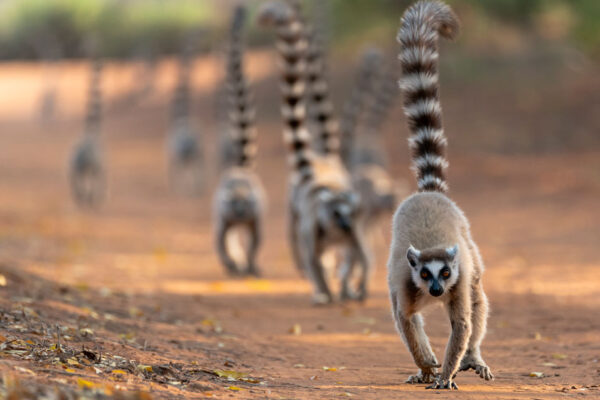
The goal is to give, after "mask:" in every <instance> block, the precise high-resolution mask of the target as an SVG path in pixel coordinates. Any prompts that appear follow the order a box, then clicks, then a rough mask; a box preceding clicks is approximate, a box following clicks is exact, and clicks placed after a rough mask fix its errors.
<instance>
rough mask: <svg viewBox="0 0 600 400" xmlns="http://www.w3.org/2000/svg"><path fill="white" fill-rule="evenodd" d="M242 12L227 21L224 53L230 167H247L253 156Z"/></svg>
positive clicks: (254, 146)
mask: <svg viewBox="0 0 600 400" xmlns="http://www.w3.org/2000/svg"><path fill="white" fill-rule="evenodd" d="M245 19H246V9H245V8H244V7H242V6H238V7H236V8H235V10H234V12H233V18H232V21H231V30H230V39H229V49H228V51H227V89H228V95H229V121H230V126H231V131H232V132H231V133H232V138H231V139H232V144H233V147H234V153H235V160H234V165H237V166H241V167H245V166H250V165H251V164H252V163H253V161H254V157H255V155H256V144H255V136H256V131H255V126H254V108H253V106H252V96H251V93H250V91H249V87H248V83H247V82H246V78H245V76H244V70H243V65H244V63H243V57H244V46H243V42H242V35H243V28H244V22H245Z"/></svg>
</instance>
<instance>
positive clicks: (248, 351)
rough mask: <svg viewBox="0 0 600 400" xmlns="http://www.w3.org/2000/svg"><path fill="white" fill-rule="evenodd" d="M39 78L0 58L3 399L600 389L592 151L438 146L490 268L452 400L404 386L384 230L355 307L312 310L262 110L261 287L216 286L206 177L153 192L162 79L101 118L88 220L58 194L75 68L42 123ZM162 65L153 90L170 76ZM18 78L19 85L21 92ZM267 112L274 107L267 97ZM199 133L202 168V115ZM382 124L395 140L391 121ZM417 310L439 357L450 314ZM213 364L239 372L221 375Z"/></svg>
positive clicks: (404, 363)
mask: <svg viewBox="0 0 600 400" xmlns="http://www.w3.org/2000/svg"><path fill="white" fill-rule="evenodd" d="M270 61H272V60H271V59H270V58H268V57H267V58H266V59H263V60H262V61H261V59H260V56H258V57H255V58H253V59H252V61H251V64H252V68H253V71H254V72H253V76H254V77H257V76H258V74H267V73H268V71H270V70H271V68H272V65H271V64H272V63H271V62H270ZM110 68H111V71H112V73H113V74H115V75H113V78H110V79H111V82H113V83H112V84H109V85H114V87H113V88H112V89H110V90H108V94H109V98H115V97H116V96H117V95H118V94H119V92H120V91H122V92H125V91H126V90H125V89H123V87H124V86H126V84H130V83H129V81H128V78H127V72H126V71H125V72H123V71H124V70H123V71H121V72H119V71H120V70H119V68H123V69H125V68H130V67H128V66H121V67H119V66H118V65H112V66H110ZM165 68H167V69H168V68H169V66H168V65H167V66H166V67H165ZM207 68H209V67H207ZM36 71H37V72H39V69H36V67H35V66H32V65H24V64H8V65H4V66H1V67H0V87H5V84H8V83H9V82H13V86H12V88H11V89H10V90H5V89H2V90H1V91H0V99H1V100H0V104H2V107H0V108H2V109H3V110H2V114H1V115H2V121H0V131H1V132H2V133H1V134H0V149H2V150H1V151H0V193H1V195H0V273H1V274H2V276H3V277H4V278H5V280H6V282H5V286H4V285H3V287H0V294H1V296H0V372H1V373H2V376H3V385H1V389H0V393H2V394H7V393H8V392H10V391H11V390H12V391H13V394H14V393H24V391H25V389H27V388H31V390H32V391H35V390H38V393H40V392H41V391H44V390H50V389H48V388H51V387H52V388H58V389H52V390H59V391H60V390H62V391H63V392H64V393H69V394H71V395H73V393H75V392H76V393H79V394H82V393H83V394H86V395H87V396H90V397H91V396H98V398H102V395H110V394H112V395H115V396H118V395H123V396H124V395H125V393H127V392H137V394H135V396H137V397H138V398H149V397H152V398H210V397H213V398H240V399H248V398H257V399H258V398H269V399H271V398H272V399H284V398H285V399H316V398H323V399H331V398H343V397H349V398H356V399H404V398H432V399H445V398H455V397H456V396H460V398H464V399H485V398H489V399H550V398H565V397H566V398H581V397H583V398H600V388H599V386H598V385H599V384H600V362H599V359H600V319H599V318H598V315H599V313H598V311H599V309H600V308H599V306H600V270H599V268H600V264H599V263H600V261H599V258H598V254H599V245H600V243H599V242H600V209H599V206H598V198H599V196H600V151H599V150H593V149H590V150H587V151H585V152H563V153H557V154H552V155H520V156H515V155H512V156H509V155H502V156H500V155H495V156H493V155H484V154H480V155H477V154H473V153H465V154H460V153H459V152H457V151H455V152H454V153H453V152H452V149H453V148H452V143H453V142H452V141H451V154H450V157H451V160H450V161H451V167H450V170H449V174H450V176H449V181H450V186H451V188H452V194H451V196H452V197H453V198H454V199H455V200H456V201H457V202H458V204H459V205H460V206H461V207H462V208H463V209H464V211H465V212H466V213H467V215H468V216H469V217H470V220H471V223H472V227H473V233H474V236H475V238H476V240H477V242H478V243H479V245H480V247H481V251H482V253H483V256H484V259H485V262H486V266H487V271H486V274H485V276H484V281H485V288H486V292H487V294H488V296H489V298H490V302H491V314H490V318H489V329H488V335H487V337H486V338H485V341H484V343H483V355H484V357H485V359H486V360H487V362H488V363H489V365H490V366H491V368H492V370H493V372H494V375H495V376H496V379H495V380H494V381H493V382H485V381H483V380H481V379H479V378H478V377H477V376H475V374H474V373H473V372H469V373H460V374H459V376H458V378H457V383H458V385H459V386H460V392H459V393H458V394H457V393H448V392H443V391H426V390H425V388H424V385H408V384H405V383H404V380H405V379H406V378H407V376H408V375H410V374H413V373H415V372H416V367H415V365H414V363H413V362H412V360H411V357H410V355H409V353H408V352H407V350H406V349H405V347H404V345H403V344H402V342H401V340H400V338H399V336H398V334H397V333H396V332H395V330H394V326H393V322H392V318H391V314H390V307H389V301H388V297H387V287H386V282H385V261H386V258H387V243H388V241H389V235H388V234H387V231H388V230H389V229H388V226H389V222H387V221H386V222H384V223H382V226H381V232H382V235H380V236H381V237H380V238H379V239H378V240H377V243H376V246H375V255H376V268H375V272H374V274H373V276H372V280H371V296H370V297H369V299H368V300H367V301H366V302H365V303H364V304H356V303H350V304H346V305H341V304H336V305H333V306H330V307H320V308H316V307H313V306H311V305H310V301H309V299H310V288H309V285H308V284H307V282H306V281H304V280H302V279H301V278H299V277H298V275H297V273H296V271H295V270H294V267H293V266H292V265H291V262H290V258H289V254H288V247H287V242H286V238H285V212H284V211H285V187H286V183H285V182H286V181H285V171H286V165H285V160H284V157H283V154H282V153H283V145H282V141H281V138H280V133H279V121H278V120H275V119H271V120H268V121H267V122H268V123H266V124H265V123H264V121H262V120H261V121H260V126H259V128H260V132H261V135H260V150H261V154H264V155H266V156H265V157H263V158H261V159H260V160H259V167H258V170H259V173H260V174H261V176H262V177H263V179H264V182H265V186H266V188H267V192H268V195H269V206H270V208H269V213H268V216H267V219H266V240H265V243H264V247H263V249H262V254H261V265H262V268H263V271H264V278H263V279H260V280H233V279H228V278H226V277H225V275H224V272H223V269H222V268H221V266H220V265H219V263H218V261H217V258H216V256H215V252H214V251H213V243H212V232H211V218H210V217H211V216H210V201H211V196H210V195H211V190H212V188H213V187H214V185H213V184H214V179H212V180H211V184H210V185H209V186H208V187H207V190H206V193H205V194H204V195H203V196H201V197H199V198H195V199H189V198H180V197H177V196H176V195H174V194H172V193H171V192H170V191H169V190H168V184H167V182H166V172H165V166H166V162H165V150H164V147H165V146H164V145H165V131H166V121H167V109H166V101H167V99H168V96H167V94H168V93H167V92H166V87H168V84H164V85H163V84H160V85H159V86H160V88H159V92H158V93H156V94H155V95H154V97H153V98H152V99H149V100H148V101H145V102H143V103H142V104H139V105H136V106H134V107H132V108H130V109H129V110H128V111H127V112H121V113H119V112H117V111H114V110H113V112H112V113H111V114H109V116H108V117H107V121H106V124H105V125H104V134H105V140H104V143H105V145H106V152H107V156H108V168H109V172H110V188H111V189H110V196H109V199H108V201H107V203H106V204H105V205H104V206H103V207H102V209H100V210H99V211H97V212H89V211H88V212H86V211H81V210H78V209H77V207H76V206H75V205H74V204H73V203H72V201H71V199H70V197H69V192H68V184H67V179H66V165H67V160H68V157H69V153H70V151H71V149H72V146H73V145H74V143H75V142H76V140H77V138H78V136H79V133H80V127H81V124H80V121H79V119H78V117H77V112H78V110H81V105H80V104H79V103H78V101H80V100H81V98H82V96H81V95H76V93H78V91H79V90H80V89H83V86H82V85H83V83H84V82H85V79H84V72H85V69H84V68H83V66H82V65H76V64H74V65H70V66H68V67H67V70H66V71H65V72H63V73H62V75H61V78H60V93H61V103H60V104H59V111H60V112H61V113H60V115H59V117H57V118H56V119H55V120H53V121H50V122H46V123H42V122H40V121H39V120H38V119H36V118H35V117H34V112H33V111H34V101H35V96H33V95H31V90H36V89H35V87H36V86H35V85H33V84H32V83H31V82H38V83H39V76H38V75H36V73H37V72H36ZM164 71H166V69H165V70H164ZM164 71H163V72H162V73H161V74H162V75H161V78H160V79H161V82H171V81H172V79H171V80H169V79H167V78H168V77H169V76H168V72H164ZM207 71H208V70H207ZM210 71H213V72H210V73H209V72H204V73H201V74H200V75H199V76H198V77H197V78H198V79H197V80H196V82H198V84H197V87H198V92H199V93H200V94H201V96H200V97H203V99H201V100H200V101H199V103H198V107H197V108H198V110H199V114H198V115H199V117H198V118H199V119H206V120H209V117H210V110H209V108H208V106H209V105H210V102H211V100H210V99H209V98H207V97H206V95H207V94H209V93H210V91H211V90H213V87H212V86H211V82H213V81H214V66H213V68H212V69H210ZM11 74H12V75H11ZM211 74H213V75H211ZM117 77H119V78H118V79H121V80H120V81H119V80H118V79H117ZM203 79H204V80H203ZM17 81H21V82H24V84H28V85H29V87H28V88H27V89H22V90H19V89H18V87H17V86H15V85H16V83H15V82H17ZM73 82H75V83H73ZM77 82H79V83H77ZM114 82H123V83H119V84H117V83H114ZM201 82H205V83H201ZM71 83H73V84H72V87H71V86H70V85H71ZM270 85H272V86H271V89H274V86H273V85H274V84H273V83H270ZM161 88H162V89H161ZM71 92H73V94H72V96H71V95H70V94H69V93H71ZM596 92H597V91H596ZM446 93H448V96H450V94H449V91H446V92H445V94H446ZM110 96H112V97H110ZM204 97H206V98H204ZM273 98H276V97H273ZM78 99H79V100H78ZM259 99H260V96H259ZM447 101H448V102H452V98H450V97H448V100H447ZM485 106H486V105H485V104H482V105H481V107H482V108H483V107H485ZM264 109H270V110H269V112H270V113H271V114H272V115H275V116H276V115H277V114H276V111H273V110H276V109H277V105H276V104H272V105H271V104H265V105H264V106H263V110H264ZM472 112H477V111H476V110H472ZM399 113H400V111H399V109H397V110H395V114H396V115H398V114H399ZM259 115H260V114H259ZM459 123H460V122H457V121H454V122H453V124H454V126H455V127H457V125H458V124H459ZM394 125H395V124H394ZM199 126H200V128H201V131H202V133H203V134H204V135H205V140H204V141H205V145H206V148H207V153H209V165H212V164H211V163H212V162H213V161H214V158H215V157H214V156H213V153H214V150H213V149H214V147H215V146H214V145H213V143H214V132H212V131H211V127H212V123H208V124H207V123H204V124H199ZM589 128H590V130H591V131H592V132H593V128H594V127H593V126H592V127H589ZM597 128H598V127H597V126H596V127H595V129H596V134H597V132H598V131H597ZM498 129H499V128H498V127H497V126H496V127H495V130H498ZM389 131H390V132H389V133H390V135H392V134H393V135H399V134H398V132H399V131H400V129H397V128H394V129H392V127H391V126H390V128H389ZM401 132H402V134H405V129H404V126H403V125H402V129H401ZM456 132H457V133H456V135H455V136H458V134H459V132H460V130H458V129H457V130H456ZM403 140H404V138H397V137H394V138H393V140H392V141H393V142H394V143H400V141H403ZM454 149H456V148H454ZM397 153H398V154H401V156H399V157H398V158H397V159H394V160H393V168H394V171H399V172H398V175H399V176H398V178H399V179H404V180H406V181H407V182H410V185H414V183H413V179H412V177H411V176H410V172H409V170H408V165H407V157H406V155H405V153H407V151H406V147H405V145H402V146H400V145H398V146H397ZM214 171H215V168H214V167H209V174H212V175H214ZM2 283H4V282H3V281H2V279H1V277H0V284H2ZM426 321H427V331H428V333H429V335H430V338H431V341H432V345H433V348H434V350H435V352H436V354H438V357H439V358H442V357H443V350H444V347H445V344H446V341H447V338H448V333H449V327H448V321H447V318H446V317H445V315H444V313H443V312H442V310H441V309H433V310H431V311H430V312H428V313H427V316H426ZM295 325H297V327H296V333H297V334H294V333H293V332H294V329H293V327H294V326H295ZM57 332H60V334H59V335H57ZM57 343H60V345H59V346H57ZM57 347H58V349H57ZM83 349H86V351H85V352H82V350H83ZM59 350H61V351H59ZM99 357H101V359H100V360H99ZM119 357H121V358H119ZM326 367H327V368H326ZM216 370H231V371H236V372H241V373H245V374H247V375H244V376H239V375H237V376H234V377H232V378H231V379H236V378H238V379H237V380H236V381H228V378H227V377H219V376H217V375H218V373H215V371H216ZM533 372H540V373H542V374H543V376H542V377H532V376H530V374H531V373H533ZM222 374H223V373H222ZM225 374H229V375H232V373H227V372H225ZM239 378H241V379H239ZM18 385H21V389H18V388H16V389H15V387H16V386H18ZM19 390H21V392H19ZM132 396H133V395H132ZM14 398H18V397H14ZM65 398H67V397H65Z"/></svg>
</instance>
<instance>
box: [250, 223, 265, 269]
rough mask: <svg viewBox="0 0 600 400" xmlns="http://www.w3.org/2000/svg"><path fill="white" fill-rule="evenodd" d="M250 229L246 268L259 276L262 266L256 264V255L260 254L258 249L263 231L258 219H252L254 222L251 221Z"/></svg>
mask: <svg viewBox="0 0 600 400" xmlns="http://www.w3.org/2000/svg"><path fill="white" fill-rule="evenodd" d="M248 230H249V232H248V233H249V235H250V238H249V243H248V266H247V268H246V274H247V275H253V276H256V277H259V276H260V275H261V274H260V268H259V267H258V265H257V264H256V255H257V254H258V249H259V248H260V243H261V240H262V232H261V229H260V223H259V222H258V220H254V221H252V223H250V225H249V226H248Z"/></svg>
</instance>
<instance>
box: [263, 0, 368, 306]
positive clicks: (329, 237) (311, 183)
mask: <svg viewBox="0 0 600 400" xmlns="http://www.w3.org/2000/svg"><path fill="white" fill-rule="evenodd" d="M258 19H259V23H260V24H261V25H263V26H271V27H274V28H275V29H276V31H277V35H278V42H277V49H278V51H279V53H280V56H281V60H282V66H283V67H282V81H281V85H280V87H281V90H282V95H283V105H282V115H283V118H284V119H285V123H286V125H287V127H286V129H285V130H284V136H285V140H286V142H287V144H288V148H289V151H290V155H289V162H290V166H291V168H292V171H291V174H290V182H289V184H290V192H289V196H290V197H289V214H290V222H289V233H290V244H291V246H292V251H293V256H294V261H295V262H296V265H297V266H298V267H299V268H300V269H301V270H303V271H305V272H306V273H307V274H308V275H309V277H310V279H311V281H312V283H313V285H314V295H313V302H314V303H315V304H324V303H330V302H332V301H333V296H332V293H331V290H330V288H329V284H328V282H327V280H326V279H325V274H324V272H325V271H324V267H323V264H322V261H321V256H322V255H323V253H324V252H325V251H326V250H328V249H329V248H330V247H331V246H335V245H342V246H344V247H345V248H346V249H348V250H349V251H351V252H352V254H353V256H354V257H353V258H354V259H355V260H357V262H358V263H359V264H360V265H361V267H362V274H361V278H360V281H359V283H358V289H357V291H356V292H354V291H352V290H351V289H350V287H349V279H348V278H349V275H350V274H349V272H350V270H351V268H344V269H343V271H342V282H341V283H342V288H341V297H342V298H343V299H347V298H358V299H363V298H365V296H366V293H367V278H368V268H369V261H368V257H367V255H366V251H365V248H364V243H363V238H362V232H361V231H360V226H359V224H358V218H359V212H358V211H359V208H358V206H359V200H358V196H357V195H356V194H355V192H354V191H353V188H352V183H351V179H350V176H349V174H348V172H347V170H346V169H345V167H344V166H343V164H342V163H341V160H340V157H339V154H338V153H337V137H335V136H334V135H335V131H334V130H332V129H331V128H332V127H333V125H331V124H327V122H328V121H329V120H330V114H329V113H330V112H331V109H330V108H327V107H321V108H319V107H316V110H317V112H318V113H319V114H320V115H321V116H320V117H319V120H321V122H322V124H321V125H320V127H321V130H320V132H319V135H318V136H319V140H321V143H323V144H324V146H323V148H322V153H321V154H315V153H314V152H313V151H312V149H311V135H310V133H309V131H308V130H307V128H306V126H305V124H306V103H305V92H306V86H307V75H308V72H310V73H311V74H313V73H315V72H318V71H317V70H311V71H307V61H308V60H307V50H308V47H309V42H308V40H307V39H308V38H307V33H306V28H305V26H304V23H303V20H302V18H301V16H300V15H299V13H298V10H297V9H296V8H295V7H293V6H292V5H290V4H286V3H284V2H276V1H275V2H269V3H267V4H265V5H264V6H263V7H262V8H261V10H260V11H259V16H258ZM320 81H322V80H321V78H320V77H319V76H317V77H314V76H313V78H312V84H313V86H311V93H313V96H314V95H315V94H316V96H318V97H319V98H320V100H323V99H324V97H323V95H324V94H325V92H324V91H323V90H321V91H315V89H316V88H315V87H314V85H316V84H317V83H318V82H320ZM321 89H322V88H321ZM313 100H317V99H314V98H313Z"/></svg>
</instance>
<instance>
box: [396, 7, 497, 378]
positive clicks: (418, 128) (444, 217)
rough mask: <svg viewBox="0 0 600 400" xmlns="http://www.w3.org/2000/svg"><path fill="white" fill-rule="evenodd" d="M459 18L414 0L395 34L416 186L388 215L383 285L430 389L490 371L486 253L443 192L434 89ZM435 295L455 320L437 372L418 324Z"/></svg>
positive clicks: (439, 125)
mask: <svg viewBox="0 0 600 400" xmlns="http://www.w3.org/2000/svg"><path fill="white" fill-rule="evenodd" d="M458 28H459V24H458V19H457V17H456V16H455V15H454V13H453V12H452V10H451V9H450V7H448V6H447V5H445V4H444V3H442V2H440V1H419V2H417V3H415V4H414V5H412V6H411V7H410V8H409V9H408V10H407V11H406V12H405V13H404V16H403V18H402V25H401V28H400V32H399V34H398V39H399V42H400V44H401V53H400V61H401V63H402V72H403V77H402V80H401V87H402V90H403V94H404V112H405V114H406V116H407V118H408V123H409V128H410V130H411V137H410V139H409V143H410V147H411V150H412V158H413V168H414V170H415V172H416V176H417V183H418V189H419V192H417V193H415V194H413V195H412V196H410V197H409V198H407V199H406V200H404V201H403V202H402V204H401V205H400V206H399V207H398V209H397V211H396V214H395V215H394V220H393V223H392V243H391V249H390V256H389V260H388V285H389V290H390V298H391V303H392V313H393V316H394V319H395V321H396V328H397V330H398V332H399V333H400V334H401V335H402V337H403V339H404V342H405V344H406V346H407V347H408V349H409V351H410V352H411V353H412V355H413V358H414V361H415V363H416V364H417V366H418V367H419V369H420V370H419V373H418V374H417V375H413V376H410V377H409V378H408V380H407V382H408V383H433V384H432V385H431V386H428V388H431V389H458V386H457V385H456V383H455V382H454V379H455V377H456V374H457V372H458V371H459V370H460V371H463V370H468V369H471V368H472V369H473V370H475V372H476V373H477V374H478V375H479V376H480V377H481V378H484V379H486V380H489V379H492V378H493V375H492V373H491V371H490V369H489V367H488V366H487V364H486V363H485V361H484V360H483V358H482V357H481V352H480V345H481V341H482V339H483V336H484V335H485V330H486V321H487V309H488V306H487V298H486V296H485V293H484V292H483V287H482V283H481V277H482V273H483V269H484V267H483V261H482V259H481V256H480V254H479V250H478V249H477V245H476V244H475V242H474V241H473V239H472V237H471V232H470V228H469V222H468V220H467V218H466V216H465V215H464V213H463V212H462V211H461V210H460V209H459V208H458V206H457V205H456V204H455V203H454V202H453V201H452V200H450V199H449V198H448V197H447V196H446V194H445V193H446V192H447V190H448V185H447V183H446V180H445V175H444V170H445V168H446V167H447V162H446V160H445V156H444V153H445V148H446V138H445V136H444V132H443V129H442V118H441V116H442V115H441V106H440V102H439V89H438V57H439V56H438V47H437V42H438V36H439V35H442V36H444V37H446V38H449V39H452V38H454V37H455V36H456V35H457V33H458ZM432 303H442V304H444V305H445V306H446V310H447V312H448V317H449V319H450V322H451V326H452V334H451V335H450V338H449V341H448V345H447V348H446V355H445V357H444V365H443V368H442V372H441V374H438V372H437V368H438V367H440V366H441V365H440V364H439V363H438V361H437V358H436V356H435V354H434V353H433V350H432V349H431V346H430V344H429V340H428V338H427V335H426V334H425V331H424V329H423V318H422V316H421V314H420V311H421V310H422V309H423V308H424V307H426V306H428V305H429V304H432Z"/></svg>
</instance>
